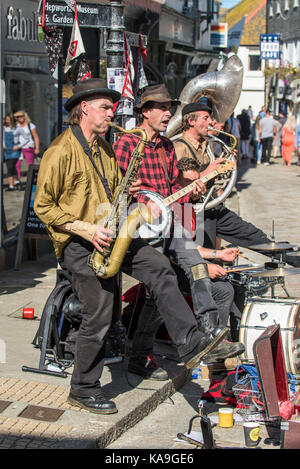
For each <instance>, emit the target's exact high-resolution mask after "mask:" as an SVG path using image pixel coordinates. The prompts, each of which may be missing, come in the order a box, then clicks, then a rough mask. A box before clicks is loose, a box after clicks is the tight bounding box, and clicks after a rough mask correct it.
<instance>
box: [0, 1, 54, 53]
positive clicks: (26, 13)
mask: <svg viewBox="0 0 300 469" xmlns="http://www.w3.org/2000/svg"><path fill="white" fill-rule="evenodd" d="M36 8H37V4H35V3H34V2H32V1H26V0H23V1H22V2H20V1H15V2H14V1H13V0H1V2H0V9H1V12H0V13H1V21H2V25H1V26H2V31H3V36H4V51H5V52H21V53H33V54H37V53H38V54H39V53H45V45H44V43H43V42H40V41H39V37H38V12H37V10H36Z"/></svg>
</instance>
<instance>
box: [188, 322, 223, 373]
mask: <svg viewBox="0 0 300 469" xmlns="http://www.w3.org/2000/svg"><path fill="white" fill-rule="evenodd" d="M228 331H229V330H228V328H227V327H225V328H224V329H222V330H221V332H220V334H219V335H218V336H217V337H215V338H214V339H213V340H211V338H210V337H207V336H205V337H204V338H203V339H202V340H201V342H199V344H198V345H197V346H196V347H195V348H194V350H192V351H191V352H189V353H187V354H186V355H184V356H183V357H181V360H182V361H183V363H184V364H185V366H186V368H188V369H190V368H195V367H196V366H197V365H199V363H200V361H201V360H202V358H203V357H204V356H205V355H207V354H208V353H209V352H210V351H211V350H213V349H214V348H215V347H216V346H217V345H218V344H219V342H221V341H222V340H223V339H224V337H226V335H227V334H228Z"/></svg>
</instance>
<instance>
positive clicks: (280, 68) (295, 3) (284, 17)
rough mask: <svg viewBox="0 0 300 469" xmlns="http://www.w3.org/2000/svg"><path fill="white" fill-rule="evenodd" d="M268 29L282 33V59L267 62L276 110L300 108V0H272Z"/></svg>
mask: <svg viewBox="0 0 300 469" xmlns="http://www.w3.org/2000/svg"><path fill="white" fill-rule="evenodd" d="M267 33H268V34H280V60H279V61H276V62H275V63H274V61H269V62H268V64H267V67H268V68H267V72H268V73H267V80H268V90H269V92H268V94H269V101H270V104H271V106H272V108H273V109H274V111H275V112H276V113H278V112H280V111H281V112H283V113H284V114H285V115H287V114H288V113H289V112H292V113H294V114H295V115H299V112H300V2H299V0H268V5H267Z"/></svg>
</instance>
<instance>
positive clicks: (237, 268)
mask: <svg viewBox="0 0 300 469" xmlns="http://www.w3.org/2000/svg"><path fill="white" fill-rule="evenodd" d="M255 269H257V267H253V266H250V267H242V268H241V269H239V266H238V265H237V266H236V268H235V269H229V270H226V272H227V273H228V274H229V273H230V272H240V271H241V270H255Z"/></svg>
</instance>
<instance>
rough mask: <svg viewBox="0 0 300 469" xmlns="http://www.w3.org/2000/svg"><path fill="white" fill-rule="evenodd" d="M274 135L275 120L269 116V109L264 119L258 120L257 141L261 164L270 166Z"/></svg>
mask: <svg viewBox="0 0 300 469" xmlns="http://www.w3.org/2000/svg"><path fill="white" fill-rule="evenodd" d="M275 135H276V125H275V120H274V119H273V117H272V116H271V113H270V111H269V109H267V110H266V117H263V118H262V119H261V120H260V124H259V130H258V141H259V142H261V144H262V156H261V162H262V163H264V165H266V166H268V165H269V164H270V158H271V152H272V146H273V140H274V137H275Z"/></svg>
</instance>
